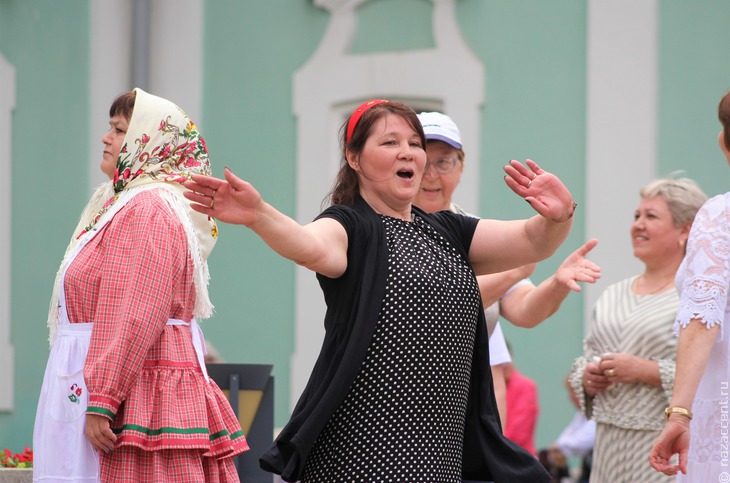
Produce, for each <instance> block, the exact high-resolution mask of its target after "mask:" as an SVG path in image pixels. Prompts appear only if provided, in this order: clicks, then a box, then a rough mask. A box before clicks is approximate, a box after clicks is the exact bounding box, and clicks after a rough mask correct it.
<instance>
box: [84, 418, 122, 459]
mask: <svg viewBox="0 0 730 483" xmlns="http://www.w3.org/2000/svg"><path fill="white" fill-rule="evenodd" d="M85 431H86V437H87V438H89V441H90V442H91V446H93V447H94V449H95V450H97V451H104V452H106V453H108V452H109V451H111V450H113V449H114V443H116V442H117V435H116V434H114V431H112V429H111V424H110V421H109V419H107V418H106V417H104V416H98V415H96V414H87V415H86V430H85Z"/></svg>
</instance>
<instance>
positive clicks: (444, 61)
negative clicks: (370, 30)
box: [290, 0, 485, 407]
mask: <svg viewBox="0 0 730 483" xmlns="http://www.w3.org/2000/svg"><path fill="white" fill-rule="evenodd" d="M364 1H365V0H318V1H316V2H315V3H316V4H317V5H318V6H320V7H322V8H326V9H328V10H329V11H330V13H331V16H330V21H329V24H328V25H327V30H326V31H325V34H324V36H323V39H322V41H321V42H320V44H319V46H318V47H317V50H316V51H315V53H314V54H313V55H312V57H311V58H310V59H309V61H308V62H307V63H306V64H305V65H304V66H303V67H302V68H301V69H300V70H299V71H297V72H296V74H295V77H294V95H293V110H294V114H295V116H296V117H297V185H296V186H297V198H296V207H297V220H298V221H299V222H301V223H306V222H309V221H311V220H312V219H313V218H314V217H315V216H316V215H317V214H318V213H319V211H320V208H321V202H322V199H323V198H324V196H325V195H326V194H327V192H329V190H330V188H331V185H332V182H333V180H334V178H335V175H336V174H337V171H338V169H339V163H340V152H339V146H338V143H337V135H338V130H339V128H340V126H341V125H342V123H343V122H344V121H345V119H346V118H347V116H348V115H349V114H350V113H351V112H352V110H353V109H354V108H355V107H356V106H357V105H359V104H360V103H361V102H362V101H364V100H367V99H371V98H374V97H384V98H389V99H398V100H403V101H405V102H408V103H409V104H410V105H413V106H422V107H429V108H439V109H442V110H443V111H445V112H446V113H448V114H449V115H450V116H451V117H452V118H453V119H454V120H455V121H456V123H457V124H458V125H459V126H460V128H461V132H462V137H463V138H464V140H465V142H464V150H465V151H466V152H467V153H469V158H470V159H474V160H475V162H472V163H466V165H465V168H464V171H465V172H464V176H462V180H461V185H460V187H459V189H458V190H457V192H456V194H455V199H457V200H458V201H459V204H460V205H462V206H463V207H464V208H465V209H466V210H467V211H470V212H472V213H477V212H478V194H479V192H478V189H479V186H478V182H479V163H478V162H477V161H476V160H478V159H479V150H480V139H479V131H480V124H481V106H482V104H483V102H484V92H485V73H484V65H483V63H482V62H481V61H480V60H479V59H478V58H477V57H476V56H474V54H473V53H472V52H471V50H470V49H469V47H468V46H467V44H466V42H465V41H464V39H463V37H462V36H461V32H460V29H459V25H458V23H457V21H456V12H455V3H456V0H432V2H433V17H432V22H433V23H432V27H433V35H434V40H435V47H434V48H432V49H422V50H409V51H397V52H378V53H371V54H358V55H353V54H351V46H352V43H353V39H354V38H355V35H356V32H357V17H356V14H357V12H356V8H357V7H358V6H359V5H361V4H362V3H364ZM434 66H438V69H436V68H434ZM324 309H325V307H324V303H323V299H322V294H321V291H320V290H319V287H318V284H317V281H316V279H315V276H314V274H313V273H312V272H310V271H308V270H306V269H303V268H299V269H297V274H296V341H295V344H296V349H295V353H294V355H293V357H292V362H291V369H292V371H291V393H290V397H291V404H292V407H293V405H294V403H295V402H296V400H297V399H298V398H299V395H300V394H301V392H302V390H303V389H304V386H305V384H306V382H307V379H308V377H309V374H310V372H311V369H312V367H313V365H314V362H315V360H316V357H317V354H318V351H319V348H320V345H321V342H322V338H323V336H324V328H323V320H324Z"/></svg>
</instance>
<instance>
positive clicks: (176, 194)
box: [48, 88, 218, 342]
mask: <svg viewBox="0 0 730 483" xmlns="http://www.w3.org/2000/svg"><path fill="white" fill-rule="evenodd" d="M134 91H135V96H136V98H135V101H134V110H133V111H132V118H131V119H130V122H129V127H128V129H127V134H126V136H125V138H124V141H123V142H122V148H121V150H120V152H119V157H118V158H117V166H116V171H115V174H114V179H113V180H110V181H108V182H106V183H104V184H102V185H101V186H99V188H97V190H96V192H95V193H94V195H92V197H91V200H89V203H88V204H87V206H86V208H85V209H84V211H83V213H82V215H81V219H80V220H79V223H78V226H77V228H76V230H74V235H73V237H72V239H71V242H70V243H69V246H68V247H67V248H66V254H65V255H64V260H63V262H62V263H61V267H60V268H59V270H58V273H57V275H56V282H55V284H54V289H53V296H52V299H51V306H50V310H49V316H48V325H49V327H50V329H51V342H53V338H54V335H55V328H56V325H57V323H58V322H57V321H58V308H57V307H58V291H59V284H60V279H61V276H62V274H63V271H64V270H65V268H66V266H67V265H68V263H69V262H70V259H71V258H72V255H73V252H74V249H75V248H76V247H77V246H78V245H79V243H81V241H83V240H84V239H85V238H86V237H93V235H94V233H95V232H96V230H97V229H98V228H99V222H100V220H101V221H102V223H101V226H103V224H104V223H105V222H106V221H107V220H108V219H110V218H111V216H113V214H114V213H115V212H116V211H118V210H119V209H121V207H122V206H123V205H124V204H126V202H128V201H129V199H131V198H132V197H133V196H134V195H135V194H137V193H138V192H140V191H143V190H147V189H152V188H161V189H160V190H159V192H160V194H161V196H163V198H164V199H165V200H166V201H167V202H168V204H169V205H170V207H171V208H172V209H173V211H174V212H175V214H176V215H177V216H178V218H179V219H180V222H181V223H182V225H183V227H184V228H185V232H186V233H187V235H188V247H189V250H190V255H191V257H192V260H193V264H194V267H195V290H196V303H195V309H194V315H195V317H196V318H206V317H210V315H212V312H213V306H212V304H211V302H210V299H209V298H208V288H207V285H208V279H209V275H208V264H207V261H206V260H207V258H208V255H209V254H210V252H211V251H212V249H213V246H214V245H215V242H216V239H217V237H218V228H217V226H216V223H215V220H214V219H212V218H210V217H209V216H206V215H203V214H201V213H198V212H196V211H194V210H193V209H192V208H190V204H189V202H188V201H187V200H186V199H185V198H184V197H183V192H184V191H185V189H186V188H185V187H184V186H183V185H182V183H183V182H185V181H186V180H188V179H190V178H191V176H192V175H193V174H203V175H210V174H211V169H210V161H209V159H208V150H207V147H206V145H205V141H204V140H203V138H202V137H201V135H200V133H199V132H198V129H197V127H196V126H195V124H194V123H193V121H192V120H191V119H190V118H189V117H188V116H187V115H186V114H185V112H183V110H182V109H180V108H179V107H178V106H176V105H175V104H173V103H172V102H170V101H168V100H166V99H163V98H161V97H157V96H153V95H151V94H148V93H147V92H145V91H143V90H142V89H139V88H137V89H135V90H134ZM120 200H121V201H120ZM105 214H106V215H107V216H106V217H104V215H105Z"/></svg>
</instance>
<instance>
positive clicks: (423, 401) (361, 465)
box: [302, 215, 480, 482]
mask: <svg viewBox="0 0 730 483" xmlns="http://www.w3.org/2000/svg"><path fill="white" fill-rule="evenodd" d="M414 217H415V215H414ZM382 219H383V223H384V224H385V229H386V236H387V240H388V253H389V255H388V273H389V275H388V282H387V287H386V295H385V300H384V301H383V305H382V307H381V309H380V315H379V320H378V324H377V327H376V330H375V334H374V336H373V340H372V341H371V343H370V347H369V348H368V353H367V356H366V358H365V360H364V361H363V364H362V367H361V368H360V372H359V374H358V376H357V378H356V379H355V381H354V382H353V384H352V386H351V387H350V389H349V392H348V394H347V396H346V397H345V400H344V401H343V402H342V404H341V405H340V407H339V408H338V409H337V410H336V411H335V413H334V415H333V417H332V418H331V419H330V421H329V422H328V424H327V425H326V427H325V429H324V430H323V431H322V433H321V434H320V435H319V437H318V439H317V441H316V442H315V445H314V447H313V449H312V452H311V453H310V455H309V458H308V459H307V464H306V466H305V469H304V475H303V478H302V481H303V482H314V481H316V482H330V481H331V482H341V481H367V482H376V481H389V482H392V481H433V482H436V481H438V482H460V481H461V462H462V444H463V438H464V421H465V417H466V406H467V400H468V397H469V381H470V376H471V360H472V353H473V348H474V340H475V335H476V324H477V320H478V315H479V307H480V303H479V300H480V299H479V288H478V286H477V284H476V280H475V278H474V275H473V272H472V271H471V268H470V267H469V265H468V264H467V262H466V261H465V260H464V259H463V258H462V257H461V256H460V255H459V253H458V252H457V251H456V249H455V248H454V247H452V246H451V245H449V244H448V242H447V241H446V240H444V239H443V238H442V237H441V236H440V235H439V234H438V233H437V232H436V231H435V230H434V229H433V228H432V227H431V226H430V225H428V224H427V223H425V222H424V221H423V219H421V218H419V217H415V219H414V221H413V222H406V221H404V220H400V219H396V218H390V217H386V216H383V217H382Z"/></svg>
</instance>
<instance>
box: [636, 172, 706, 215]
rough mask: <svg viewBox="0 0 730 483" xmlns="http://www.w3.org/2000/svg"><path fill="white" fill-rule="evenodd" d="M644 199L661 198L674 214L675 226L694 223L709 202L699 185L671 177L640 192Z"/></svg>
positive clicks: (650, 184)
mask: <svg viewBox="0 0 730 483" xmlns="http://www.w3.org/2000/svg"><path fill="white" fill-rule="evenodd" d="M639 194H640V195H641V197H642V198H654V197H655V196H661V197H662V198H663V199H664V201H666V202H667V206H669V211H671V212H672V221H673V222H674V226H683V225H686V224H687V223H692V221H693V220H694V218H695V215H696V214H697V212H698V211H699V209H700V208H701V207H702V205H703V204H704V203H705V201H707V195H706V194H705V192H704V191H702V189H701V188H700V187H699V185H698V184H697V183H696V182H695V181H694V180H692V179H689V178H677V179H674V178H672V177H671V175H670V177H667V178H662V179H655V180H654V181H651V182H649V183H648V184H646V185H644V187H643V188H641V190H640V191H639Z"/></svg>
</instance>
